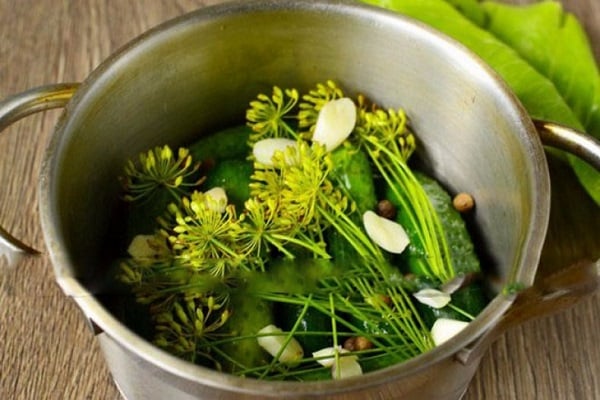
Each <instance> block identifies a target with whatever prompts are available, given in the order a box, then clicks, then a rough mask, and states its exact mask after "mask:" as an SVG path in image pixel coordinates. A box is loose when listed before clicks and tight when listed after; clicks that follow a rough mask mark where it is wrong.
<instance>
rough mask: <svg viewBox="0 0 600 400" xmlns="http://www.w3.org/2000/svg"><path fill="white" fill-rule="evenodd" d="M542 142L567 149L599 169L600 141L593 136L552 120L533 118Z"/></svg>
mask: <svg viewBox="0 0 600 400" xmlns="http://www.w3.org/2000/svg"><path fill="white" fill-rule="evenodd" d="M533 124H534V125H535V127H536V129H537V131H538V134H539V135H540V139H541V140H542V143H543V144H545V145H547V146H550V147H555V148H557V149H561V150H564V151H567V152H569V153H571V154H573V155H575V156H577V157H579V158H581V159H582V160H584V161H586V162H588V163H589V164H590V165H591V166H592V167H594V168H596V169H597V170H598V171H600V141H599V140H597V139H595V138H594V137H592V136H590V135H587V134H585V133H583V132H579V131H577V130H575V129H572V128H569V127H567V126H565V125H561V124H557V123H554V122H548V121H541V120H533Z"/></svg>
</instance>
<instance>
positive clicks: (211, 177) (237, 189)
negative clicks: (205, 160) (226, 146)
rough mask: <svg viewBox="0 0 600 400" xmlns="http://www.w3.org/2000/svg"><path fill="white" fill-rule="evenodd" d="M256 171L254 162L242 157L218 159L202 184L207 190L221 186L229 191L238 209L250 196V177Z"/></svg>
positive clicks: (228, 195) (228, 193) (230, 201)
mask: <svg viewBox="0 0 600 400" xmlns="http://www.w3.org/2000/svg"><path fill="white" fill-rule="evenodd" d="M253 172H254V167H253V165H252V162H250V161H246V160H241V159H227V160H221V161H218V162H217V163H216V164H215V166H214V167H213V168H212V169H210V170H209V171H208V172H207V174H206V180H205V181H204V183H203V184H202V187H203V188H205V190H209V189H212V188H214V187H217V186H218V187H221V188H223V189H224V190H225V193H227V199H228V201H229V203H231V204H234V205H235V206H236V208H237V210H238V211H241V210H242V209H243V207H244V203H245V202H246V200H248V198H249V197H250V180H251V179H250V177H251V176H252V173H253Z"/></svg>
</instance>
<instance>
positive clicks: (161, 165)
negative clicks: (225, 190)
mask: <svg viewBox="0 0 600 400" xmlns="http://www.w3.org/2000/svg"><path fill="white" fill-rule="evenodd" d="M199 167H200V164H199V163H193V161H192V156H191V155H190V154H189V150H188V149H186V148H180V149H179V151H178V152H177V155H176V156H175V155H174V154H173V151H172V150H171V148H170V147H169V146H166V145H165V146H162V147H155V148H154V149H151V150H149V151H148V152H145V153H141V154H140V156H139V162H138V163H135V162H134V161H133V160H128V162H127V164H126V165H125V171H124V172H125V175H124V176H123V177H121V183H122V185H123V187H124V189H125V196H124V198H125V200H126V201H138V200H141V199H143V198H147V197H149V196H150V195H152V194H153V193H154V192H155V191H156V190H157V189H159V188H166V189H168V190H169V191H171V192H173V193H174V195H175V196H178V195H180V194H181V193H182V192H183V190H182V189H183V188H189V187H193V186H196V185H198V184H199V183H200V182H201V180H198V179H197V178H196V179H195V178H194V174H195V173H196V172H197V171H198V168H199Z"/></svg>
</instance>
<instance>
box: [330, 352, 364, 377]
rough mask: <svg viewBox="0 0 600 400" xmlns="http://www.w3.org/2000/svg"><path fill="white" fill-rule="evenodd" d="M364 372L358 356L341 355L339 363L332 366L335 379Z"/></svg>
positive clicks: (332, 375)
mask: <svg viewBox="0 0 600 400" xmlns="http://www.w3.org/2000/svg"><path fill="white" fill-rule="evenodd" d="M362 374H363V371H362V368H361V366H360V364H359V363H358V360H357V358H356V357H340V358H339V360H338V362H337V363H334V364H333V365H332V366H331V377H332V378H333V379H336V380H337V379H346V378H351V377H353V376H360V375H362Z"/></svg>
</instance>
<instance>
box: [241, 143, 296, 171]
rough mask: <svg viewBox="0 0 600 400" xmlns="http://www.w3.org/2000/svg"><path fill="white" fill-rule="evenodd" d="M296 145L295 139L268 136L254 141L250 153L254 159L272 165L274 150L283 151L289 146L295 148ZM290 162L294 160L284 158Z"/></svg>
mask: <svg viewBox="0 0 600 400" xmlns="http://www.w3.org/2000/svg"><path fill="white" fill-rule="evenodd" d="M297 146H298V145H297V143H296V141H295V140H292V139H285V138H268V139H262V140H259V141H258V142H256V143H254V146H253V147H252V155H254V158H255V159H256V161H258V162H259V163H261V164H264V165H267V166H273V156H274V155H275V153H276V152H278V151H281V152H285V151H286V150H287V149H288V148H289V147H292V148H296V147H297ZM286 162H289V163H290V164H293V163H294V160H286Z"/></svg>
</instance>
